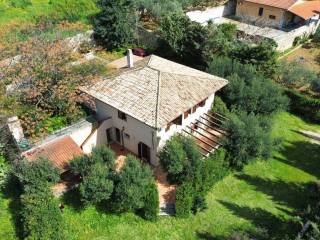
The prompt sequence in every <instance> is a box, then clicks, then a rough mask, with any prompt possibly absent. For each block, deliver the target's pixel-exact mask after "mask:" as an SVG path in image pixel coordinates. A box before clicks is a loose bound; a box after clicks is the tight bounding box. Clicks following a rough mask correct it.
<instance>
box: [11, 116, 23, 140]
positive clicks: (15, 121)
mask: <svg viewBox="0 0 320 240" xmlns="http://www.w3.org/2000/svg"><path fill="white" fill-rule="evenodd" d="M7 125H8V128H9V131H10V133H11V135H12V137H13V138H14V140H15V141H16V142H17V143H19V142H21V141H22V140H23V139H24V134H23V129H22V126H21V123H20V120H19V118H18V117H17V116H14V117H11V118H8V120H7Z"/></svg>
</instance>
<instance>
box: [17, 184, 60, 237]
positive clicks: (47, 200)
mask: <svg viewBox="0 0 320 240" xmlns="http://www.w3.org/2000/svg"><path fill="white" fill-rule="evenodd" d="M20 216H21V221H22V228H23V237H24V239H39V240H40V239H43V240H63V239H66V236H65V228H64V220H63V218H62V215H61V211H60V209H59V202H58V199H56V198H55V197H54V196H53V194H52V191H51V189H50V188H49V187H48V186H46V187H44V188H42V189H41V190H40V191H39V190H37V191H28V192H26V193H24V194H23V195H22V196H21V210H20Z"/></svg>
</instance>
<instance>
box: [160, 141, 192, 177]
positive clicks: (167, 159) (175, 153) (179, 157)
mask: <svg viewBox="0 0 320 240" xmlns="http://www.w3.org/2000/svg"><path fill="white" fill-rule="evenodd" d="M180 140H181V138H180V136H178V135H176V136H173V137H172V138H171V139H170V140H169V141H167V142H166V145H165V146H164V148H163V149H162V151H161V152H160V155H159V159H160V162H161V165H162V166H163V168H164V169H165V170H166V171H167V172H168V177H169V179H170V180H171V181H173V182H176V183H177V182H181V179H180V178H181V177H183V176H182V175H183V174H182V173H183V170H184V166H185V164H186V158H187V156H186V152H185V151H184V148H183V145H182V142H181V141H180Z"/></svg>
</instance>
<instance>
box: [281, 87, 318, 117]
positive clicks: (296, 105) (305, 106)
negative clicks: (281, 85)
mask: <svg viewBox="0 0 320 240" xmlns="http://www.w3.org/2000/svg"><path fill="white" fill-rule="evenodd" d="M285 93H286V94H287V96H288V97H289V98H290V100H291V102H290V110H291V112H293V113H295V114H298V115H301V116H303V117H305V118H307V119H309V120H311V121H313V122H315V123H320V99H315V98H312V97H309V96H306V95H303V94H301V93H299V92H297V91H295V90H292V89H286V90H285Z"/></svg>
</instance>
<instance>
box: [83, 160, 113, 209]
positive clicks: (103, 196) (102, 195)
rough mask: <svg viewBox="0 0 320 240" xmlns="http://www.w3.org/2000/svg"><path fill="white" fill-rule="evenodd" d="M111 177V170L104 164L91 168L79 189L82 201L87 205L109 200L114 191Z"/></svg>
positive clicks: (100, 163)
mask: <svg viewBox="0 0 320 240" xmlns="http://www.w3.org/2000/svg"><path fill="white" fill-rule="evenodd" d="M109 175H110V174H109V169H108V168H107V167H106V165H105V164H103V163H102V162H97V163H95V164H94V165H93V166H91V167H90V170H89V172H88V173H87V175H85V176H83V181H82V182H81V184H80V187H79V192H80V196H81V201H82V202H84V203H85V204H97V203H100V202H101V201H103V200H107V199H109V198H110V196H111V194H112V191H113V182H112V180H110V176H109Z"/></svg>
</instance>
